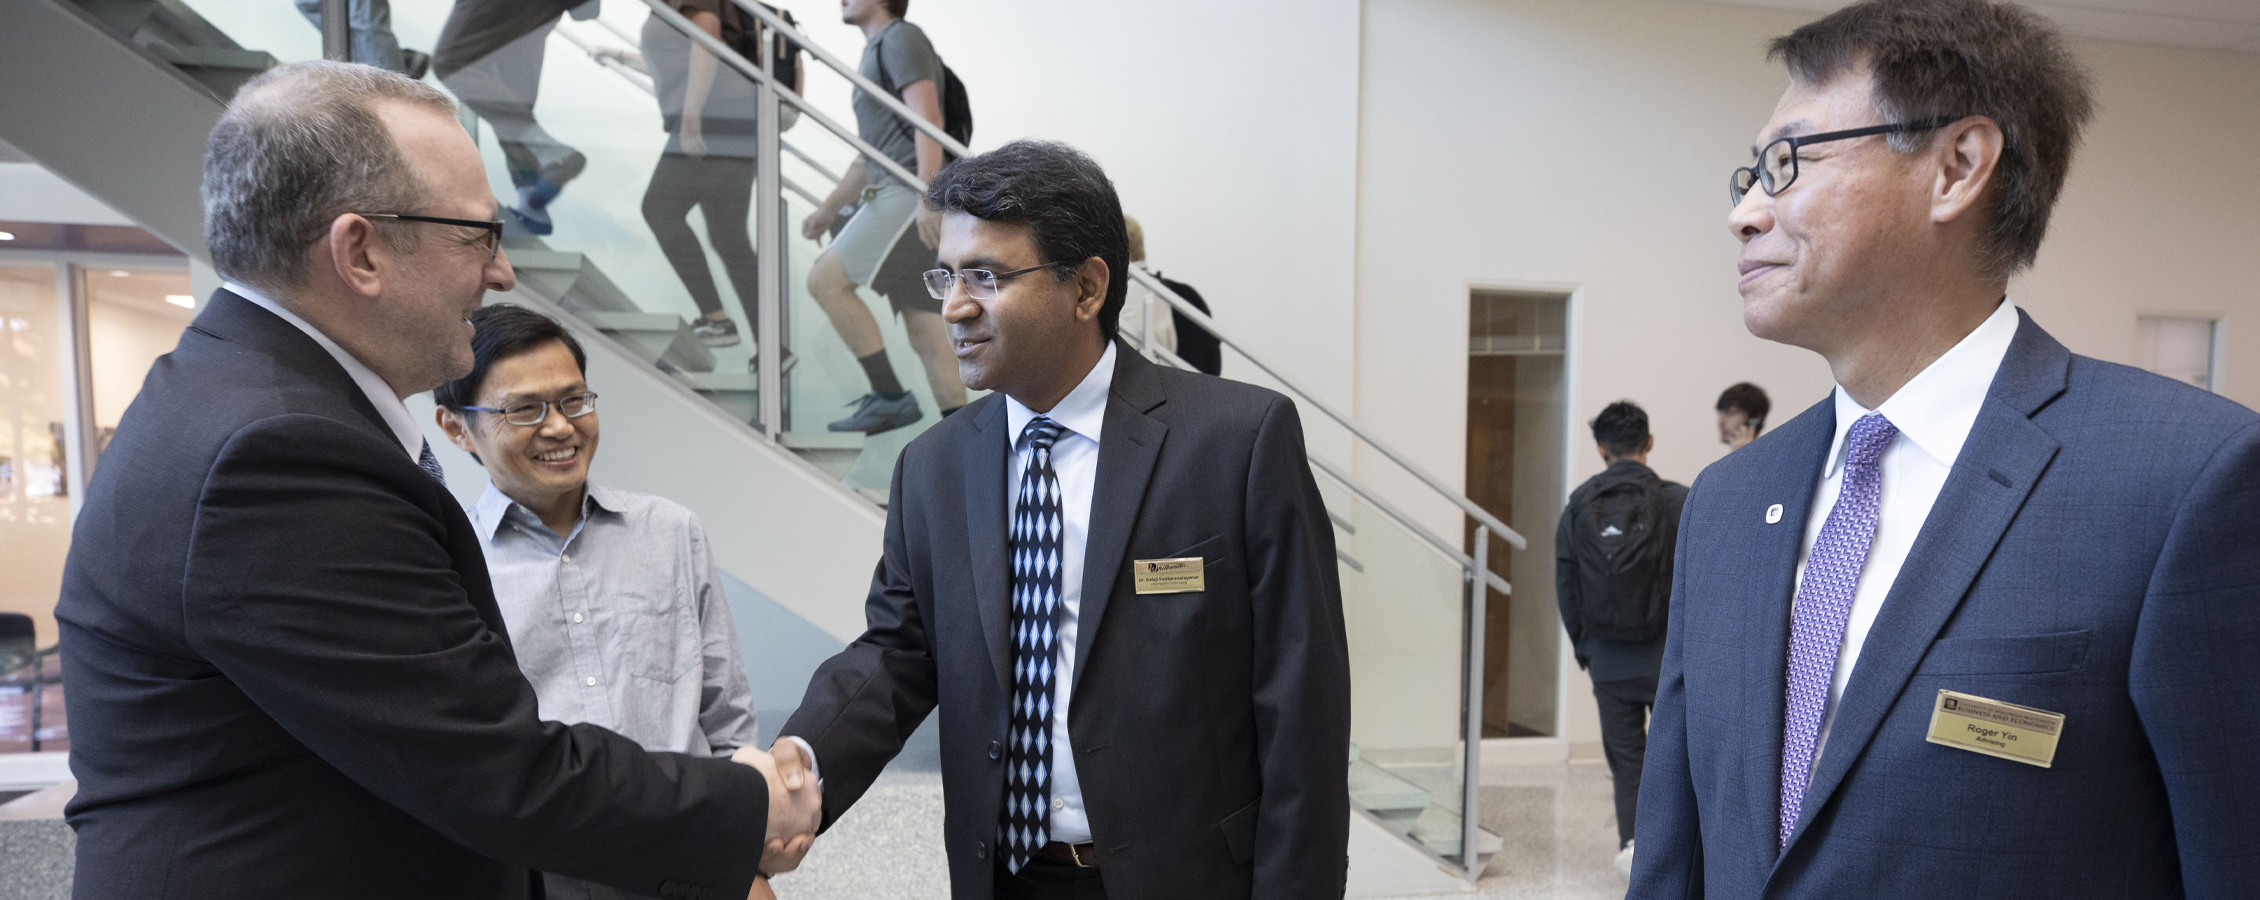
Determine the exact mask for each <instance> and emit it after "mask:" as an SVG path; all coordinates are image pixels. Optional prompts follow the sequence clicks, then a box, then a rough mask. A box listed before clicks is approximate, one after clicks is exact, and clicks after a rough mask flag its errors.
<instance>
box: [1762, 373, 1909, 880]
mask: <svg viewBox="0 0 2260 900" xmlns="http://www.w3.org/2000/svg"><path fill="white" fill-rule="evenodd" d="M1898 434H1899V429H1898V428H1897V427H1895V426H1893V425H1892V424H1891V420H1890V419H1886V418H1884V417H1883V416H1882V414H1880V413H1869V414H1867V415H1865V416H1861V417H1860V420H1859V421H1857V422H1853V423H1852V431H1851V433H1850V434H1847V435H1846V436H1845V438H1844V443H1845V447H1846V450H1845V454H1844V479H1843V481H1842V482H1841V485H1842V486H1841V488H1840V489H1839V490H1838V491H1837V494H1836V505H1835V506H1833V507H1831V508H1830V509H1829V511H1828V521H1826V522H1824V523H1822V525H1821V533H1820V537H1818V538H1816V539H1815V540H1814V541H1813V552H1812V553H1810V554H1808V555H1807V556H1806V557H1805V579H1804V581H1802V582H1800V583H1799V584H1798V586H1797V602H1796V605H1795V606H1793V607H1791V611H1790V626H1789V703H1788V711H1787V714H1786V715H1785V716H1784V717H1783V718H1784V722H1783V727H1782V737H1781V846H1783V847H1787V846H1789V832H1790V831H1791V830H1792V829H1794V828H1795V827H1796V826H1797V815H1798V813H1799V812H1800V811H1801V810H1802V809H1803V808H1804V805H1805V785H1806V783H1807V782H1809V781H1810V780H1811V779H1812V771H1813V754H1814V753H1815V752H1817V751H1818V749H1819V747H1818V744H1819V741H1820V733H1821V720H1822V719H1823V718H1824V717H1825V715H1826V714H1827V712H1828V689H1829V687H1830V686H1831V685H1833V684H1835V683H1836V656H1837V652H1838V651H1840V650H1842V649H1843V648H1844V625H1845V623H1846V622H1847V621H1849V620H1850V619H1851V617H1852V597H1853V595H1854V594H1856V593H1858V591H1859V587H1860V570H1861V569H1864V568H1866V567H1867V563H1868V545H1869V544H1870V543H1872V542H1874V540H1875V529H1876V520H1877V518H1878V517H1879V516H1880V515H1881V514H1882V512H1883V466H1882V461H1883V448H1885V447H1887V446H1890V444H1891V439H1892V438H1893V437H1894V436H1897V435H1898Z"/></svg>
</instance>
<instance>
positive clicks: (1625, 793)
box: [1593, 675, 1656, 847]
mask: <svg viewBox="0 0 2260 900" xmlns="http://www.w3.org/2000/svg"><path fill="white" fill-rule="evenodd" d="M1593 699H1594V700H1595V701H1597V702H1599V703H1600V705H1601V750H1602V752H1603V754H1605V755H1606V756H1607V757H1608V760H1609V778H1610V780H1611V781H1614V782H1615V783H1616V793H1617V846H1619V847H1622V846H1624V844H1625V842H1626V841H1630V840H1632V822H1633V816H1634V815H1635V814H1637V812H1638V811H1639V808H1640V766H1641V763H1642V762H1643V761H1644V760H1645V759H1646V758H1647V756H1648V711H1649V709H1651V708H1652V707H1654V706H1655V705H1656V676H1654V675H1650V676H1648V677H1646V678H1627V679H1624V680H1622V681H1596V682H1594V683H1593Z"/></svg>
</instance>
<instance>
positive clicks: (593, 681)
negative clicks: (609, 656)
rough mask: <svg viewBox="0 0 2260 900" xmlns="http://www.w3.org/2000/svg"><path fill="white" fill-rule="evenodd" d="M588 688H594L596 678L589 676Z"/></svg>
mask: <svg viewBox="0 0 2260 900" xmlns="http://www.w3.org/2000/svg"><path fill="white" fill-rule="evenodd" d="M588 686H589V687H596V676H594V675H591V676H589V680H588Z"/></svg>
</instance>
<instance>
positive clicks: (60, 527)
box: [0, 266, 71, 647]
mask: <svg viewBox="0 0 2260 900" xmlns="http://www.w3.org/2000/svg"><path fill="white" fill-rule="evenodd" d="M67 358H68V357H67V354H65V352H64V344H63V327H62V315H61V310H60V307H59V305H58V303H57V302H56V297H55V269H54V268H53V267H51V266H38V267H30V266H25V267H0V572H6V573H7V576H6V577H4V578H0V616H4V615H7V614H11V613H12V614H21V615H26V616H30V617H31V619H32V622H33V626H34V628H35V631H36V634H37V642H38V644H39V646H42V647H45V646H52V645H53V644H54V643H55V597H56V594H57V593H58V592H59V591H60V590H61V588H62V584H63V557H64V555H65V554H66V553H67V552H68V550H69V548H70V538H71V510H70V498H69V497H68V496H66V492H67V490H68V487H67V485H68V484H69V482H68V480H67V479H66V478H64V469H63V460H64V441H63V433H64V424H63V423H64V406H65V404H66V403H67V402H68V399H69V396H70V394H69V390H70V388H69V385H70V382H69V381H68V380H67V379H66V377H65V371H64V366H65V365H66V363H67Z"/></svg>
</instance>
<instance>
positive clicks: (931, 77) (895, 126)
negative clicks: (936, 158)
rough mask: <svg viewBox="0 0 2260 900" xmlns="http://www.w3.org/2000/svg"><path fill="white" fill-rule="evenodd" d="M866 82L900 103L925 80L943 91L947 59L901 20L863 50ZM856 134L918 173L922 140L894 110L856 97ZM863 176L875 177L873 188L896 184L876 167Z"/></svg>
mask: <svg viewBox="0 0 2260 900" xmlns="http://www.w3.org/2000/svg"><path fill="white" fill-rule="evenodd" d="M858 68H860V69H861V70H862V72H863V77H865V78H868V79H871V82H872V83H873V84H877V85H878V86H879V87H881V88H884V89H887V90H890V91H893V92H894V93H895V98H896V99H898V100H899V99H901V98H902V89H903V88H906V87H909V86H911V85H913V84H917V83H918V82H921V81H932V82H933V83H934V89H935V91H936V92H937V93H939V91H940V90H941V86H942V58H941V57H940V56H936V55H935V54H934V44H933V42H931V41H928V40H926V32H925V31H924V30H922V29H920V28H919V27H918V26H916V25H912V24H910V23H909V22H906V21H903V20H901V19H896V20H895V21H894V22H892V23H890V24H888V25H887V27H886V29H885V30H883V31H880V32H879V36H878V37H877V38H874V39H872V41H871V42H870V43H868V44H865V45H863V64H862V65H861V66H859V67H858ZM855 132H856V136H858V137H861V138H863V140H864V142H865V143H867V144H870V145H871V146H873V147H876V148H878V150H879V152H881V153H884V154H886V155H887V158H888V159H892V160H894V161H895V162H898V163H901V164H902V167H903V168H905V169H909V170H910V172H911V174H913V175H915V174H917V173H918V141H917V140H916V139H915V138H914V137H913V135H914V134H915V133H916V132H915V131H914V130H913V129H912V128H911V127H910V123H908V122H904V121H903V120H902V119H901V118H899V117H897V116H896V115H895V114H894V111H892V110H889V109H888V108H887V107H886V104H884V103H882V102H880V101H879V99H878V98H876V97H872V96H870V95H868V94H865V93H864V92H863V91H862V89H860V88H858V89H857V90H856V92H855ZM864 171H865V172H866V173H867V174H868V175H869V176H870V184H871V186H873V187H878V186H880V185H883V184H886V183H887V182H890V181H897V180H899V179H896V178H895V177H894V176H893V175H891V174H888V172H887V170H886V169H884V168H881V167H880V166H879V164H877V163H869V162H867V163H865V164H864Z"/></svg>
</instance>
